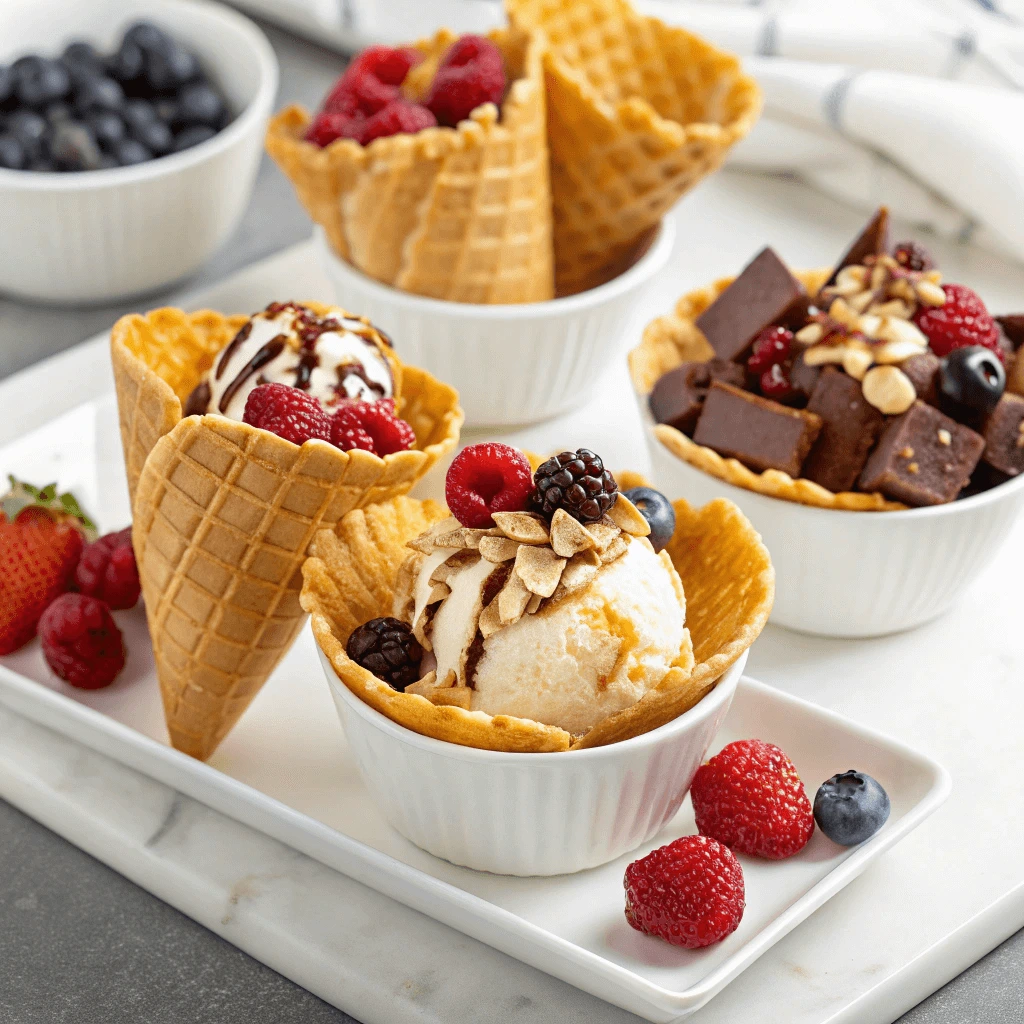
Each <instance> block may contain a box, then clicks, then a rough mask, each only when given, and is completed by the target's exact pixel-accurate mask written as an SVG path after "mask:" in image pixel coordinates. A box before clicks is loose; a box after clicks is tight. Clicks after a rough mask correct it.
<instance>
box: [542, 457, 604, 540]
mask: <svg viewBox="0 0 1024 1024" xmlns="http://www.w3.org/2000/svg"><path fill="white" fill-rule="evenodd" d="M533 482H534V484H535V486H536V488H537V490H536V491H534V494H533V499H532V507H533V510H534V511H536V512H539V513H540V514H541V515H543V516H544V517H545V518H546V519H550V518H551V517H552V516H553V515H554V514H555V512H556V511H557V510H558V509H560V508H562V509H565V511H566V512H568V513H569V515H571V516H572V517H573V519H576V520H578V521H579V522H581V523H593V522H595V521H596V520H598V519H600V518H601V516H603V515H604V514H605V512H607V511H608V509H610V508H611V507H612V505H614V504H615V500H616V498H618V496H619V486H618V484H616V482H615V477H613V476H612V475H611V473H609V472H608V470H606V469H605V468H604V463H603V462H602V461H601V457H600V456H599V455H595V454H594V453H593V452H592V451H590V450H589V449H587V448H579V449H577V450H576V451H574V452H562V453H561V454H560V455H555V456H553V457H552V458H550V459H548V461H547V462H545V463H544V464H543V465H542V466H541V467H540V468H539V469H538V470H537V472H536V473H534V474H533Z"/></svg>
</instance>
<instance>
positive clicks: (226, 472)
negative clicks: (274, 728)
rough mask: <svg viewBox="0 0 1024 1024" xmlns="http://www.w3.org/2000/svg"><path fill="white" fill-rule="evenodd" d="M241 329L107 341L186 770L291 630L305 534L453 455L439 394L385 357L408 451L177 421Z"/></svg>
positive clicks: (228, 324)
mask: <svg viewBox="0 0 1024 1024" xmlns="http://www.w3.org/2000/svg"><path fill="white" fill-rule="evenodd" d="M308 305H310V306H311V307H312V308H313V309H315V310H316V311H317V312H319V313H321V314H323V313H324V312H326V310H327V309H328V307H324V306H320V305H317V304H314V303H308ZM246 319H247V318H246V317H223V316H220V315H219V314H215V313H203V314H195V315H193V316H188V315H186V314H184V313H181V312H180V311H177V310H156V311H154V312H153V313H150V314H148V315H147V316H145V317H140V316H134V317H126V318H125V319H124V320H122V321H120V322H119V323H118V324H117V326H116V327H115V328H114V331H113V332H112V337H111V348H112V355H113V364H114V374H115V380H116V382H117V393H118V404H119V411H120V415H121V429H122V438H123V440H124V446H125V460H126V462H127V463H128V465H129V467H130V469H129V473H130V474H131V473H132V469H133V468H134V469H135V485H134V487H133V488H132V490H133V501H132V508H133V518H134V524H133V529H132V541H133V543H134V546H135V554H136V559H137V561H138V565H139V576H140V578H141V580H142V592H143V597H144V598H145V602H146V616H147V618H148V620H149V628H150V635H151V637H152V642H153V654H154V658H155V660H156V667H157V674H158V676H159V679H160V689H161V694H162V696H163V703H164V712H165V715H166V718H167V728H168V732H169V734H170V738H171V743H172V744H173V745H174V746H175V747H177V748H178V749H179V750H183V751H185V752H186V753H188V754H191V755H193V756H194V757H198V758H202V759H205V758H207V757H209V756H210V754H212V753H213V751H214V750H215V749H216V747H217V745H218V744H219V743H220V741H221V740H222V739H223V738H224V736H225V735H226V734H227V732H228V731H229V730H230V729H231V727H232V726H233V725H234V724H235V722H236V721H237V720H238V717H239V716H240V715H241V714H242V712H243V711H244V710H245V708H246V707H247V706H248V705H249V703H250V702H251V701H252V699H253V697H255V696H256V694H257V693H258V692H259V689H260V687H261V686H262V685H263V683H264V682H265V681H266V679H267V677H268V676H269V675H270V673H271V672H272V671H273V669H274V667H275V666H276V665H277V663H278V661H279V660H280V659H281V657H282V656H283V655H284V653H285V652H286V651H287V650H288V648H289V647H290V645H291V643H292V641H293V640H294V639H295V635H296V634H297V632H298V630H299V629H300V627H301V626H302V623H303V622H304V620H305V615H304V613H303V611H302V608H301V606H300V604H299V588H300V584H301V574H300V567H301V565H302V561H303V559H304V558H305V555H306V550H307V548H308V546H309V543H310V541H311V539H312V538H313V536H314V535H315V534H316V532H317V530H319V529H320V528H321V527H325V526H327V527H330V526H333V525H335V524H336V523H337V522H338V520H339V519H340V518H341V517H342V516H343V515H344V514H345V513H346V512H349V511H350V510H352V509H354V508H357V507H359V506H360V505H364V504H369V503H372V502H380V501H388V500H390V499H391V498H393V497H396V496H397V495H401V494H405V493H406V492H407V491H408V490H409V489H410V488H411V487H412V486H413V485H414V484H415V483H416V482H417V481H418V480H419V479H420V478H421V477H422V476H423V475H424V474H425V473H426V472H427V471H428V470H429V469H430V468H431V466H433V465H434V464H435V463H436V462H437V461H438V459H439V458H441V457H442V456H443V455H444V454H446V453H447V452H450V451H451V450H452V449H453V448H454V447H455V445H456V443H457V441H458V435H459V427H460V426H461V423H462V412H461V410H460V409H459V406H458V396H457V394H456V393H455V391H454V390H453V389H452V388H449V387H448V386H447V385H444V384H441V383H440V382H438V381H436V380H434V378H433V377H431V376H430V375H429V374H427V373H426V372H424V371H422V370H419V369H416V368H414V367H402V366H401V365H400V364H399V363H398V361H397V360H396V359H394V357H393V356H390V355H389V358H391V359H392V360H393V361H394V364H395V367H396V369H397V370H399V371H400V375H399V376H397V377H396V386H397V385H398V382H401V392H400V393H399V394H398V403H397V404H398V409H399V413H400V414H401V415H402V416H403V417H404V418H405V419H407V420H408V421H409V422H410V423H411V425H412V427H413V429H414V430H415V431H416V437H417V448H416V449H414V450H412V451H406V452H398V453H396V454H394V455H388V456H386V457H384V458H379V457H378V456H376V455H371V454H370V453H368V452H363V451H352V452H342V451H340V450H339V449H337V448H335V447H334V446H333V445H330V444H327V443H326V442H323V441H308V442H306V444H304V445H302V446H298V445H294V444H292V443H291V442H290V441H286V440H284V439H283V438H280V437H277V436H276V435H274V434H271V433H269V432H267V431H264V430H259V429H257V428H255V427H252V426H249V425H248V424H246V423H240V422H237V421H235V420H230V419H227V418H225V417H223V416H215V415H210V416H189V417H187V418H185V419H182V418H181V406H182V401H183V399H184V397H185V395H186V394H187V392H188V391H189V390H191V388H192V387H193V386H194V385H195V383H198V381H199V379H200V377H201V371H198V370H196V369H195V366H196V365H200V366H201V365H204V364H205V366H206V367H207V368H208V367H209V365H211V363H212V359H213V355H214V354H215V351H216V349H217V348H218V347H219V346H218V345H216V344H214V339H225V340H226V339H230V337H231V335H232V327H233V326H234V328H235V329H237V325H239V324H240V323H244V322H245V320H246ZM197 324H201V325H204V326H203V327H202V329H199V328H197ZM174 325H177V327H175V326H174ZM196 359H198V360H199V362H198V363H196V362H194V360H196ZM165 428H166V429H165ZM130 478H131V476H130Z"/></svg>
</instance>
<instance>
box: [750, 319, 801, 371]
mask: <svg viewBox="0 0 1024 1024" xmlns="http://www.w3.org/2000/svg"><path fill="white" fill-rule="evenodd" d="M792 345H793V332H792V331H787V330H786V328H785V327H766V328H765V329H764V330H763V331H762V332H761V333H760V334H759V335H758V336H757V340H756V341H755V342H754V348H753V351H752V352H751V353H750V358H749V359H748V360H747V369H748V370H749V371H750V372H751V373H757V374H761V373H764V372H765V371H767V370H770V369H771V368H772V367H773V366H778V364H779V363H781V362H783V361H784V360H785V359H787V358H789V350H790V348H791V347H792Z"/></svg>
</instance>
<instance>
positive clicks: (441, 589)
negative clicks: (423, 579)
mask: <svg viewBox="0 0 1024 1024" xmlns="http://www.w3.org/2000/svg"><path fill="white" fill-rule="evenodd" d="M451 592H452V590H451V587H449V586H448V584H447V583H435V584H434V585H433V586H432V587H431V588H430V597H428V598H427V604H437V602H438V601H443V600H444V599H445V598H446V597H447V596H448V595H449V594H450V593H451Z"/></svg>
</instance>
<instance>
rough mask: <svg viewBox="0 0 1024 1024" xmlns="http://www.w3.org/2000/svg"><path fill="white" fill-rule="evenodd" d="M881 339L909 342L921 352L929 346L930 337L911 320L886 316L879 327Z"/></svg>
mask: <svg viewBox="0 0 1024 1024" xmlns="http://www.w3.org/2000/svg"><path fill="white" fill-rule="evenodd" d="M878 338H879V340H880V341H893V342H908V343H911V344H914V345H916V346H917V350H918V351H919V352H923V351H924V350H925V349H926V348H927V347H928V339H927V338H926V337H925V336H924V335H923V334H922V333H921V330H920V328H919V327H918V326H917V324H915V323H912V322H911V321H910V320H900V319H899V318H897V317H886V318H885V319H884V320H883V321H882V326H881V327H880V328H879V329H878Z"/></svg>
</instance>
